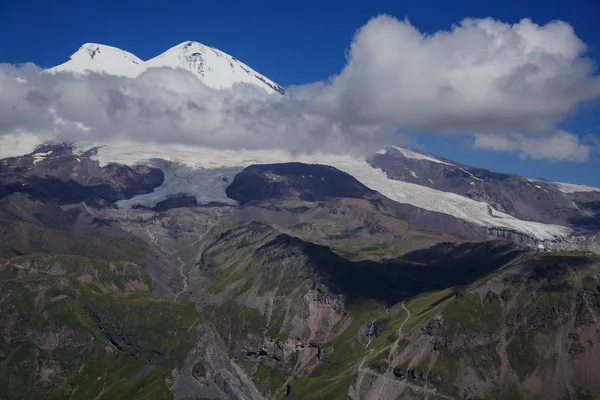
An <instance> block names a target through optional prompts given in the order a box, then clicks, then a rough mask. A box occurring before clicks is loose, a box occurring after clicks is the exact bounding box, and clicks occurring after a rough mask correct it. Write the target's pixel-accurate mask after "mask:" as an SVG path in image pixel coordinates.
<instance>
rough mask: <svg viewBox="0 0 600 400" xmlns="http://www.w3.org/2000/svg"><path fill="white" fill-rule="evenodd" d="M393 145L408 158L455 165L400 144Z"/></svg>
mask: <svg viewBox="0 0 600 400" xmlns="http://www.w3.org/2000/svg"><path fill="white" fill-rule="evenodd" d="M393 147H394V149H396V150H398V151H399V152H400V153H401V154H402V155H403V156H404V157H406V158H412V159H414V160H424V161H430V162H434V163H438V164H445V165H450V166H452V167H454V166H455V165H454V164H450V163H447V162H445V161H441V160H438V159H437V158H433V157H430V156H426V155H425V154H421V153H417V152H414V151H412V150H408V149H405V148H402V147H398V146H393Z"/></svg>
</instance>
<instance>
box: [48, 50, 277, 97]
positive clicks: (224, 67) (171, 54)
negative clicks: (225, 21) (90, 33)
mask: <svg viewBox="0 0 600 400" xmlns="http://www.w3.org/2000/svg"><path fill="white" fill-rule="evenodd" d="M157 67H171V68H183V69H185V70H187V71H190V72H191V73H193V74H194V75H196V76H197V77H198V78H199V79H200V80H201V81H202V82H203V83H204V84H205V85H206V86H208V87H210V88H213V89H228V88H231V87H232V86H233V85H234V84H236V83H249V84H252V85H256V86H258V87H262V88H263V89H265V90H266V91H267V92H268V93H275V92H277V93H281V94H283V93H284V89H283V88H282V87H281V86H279V85H278V84H277V83H275V82H273V81H272V80H270V79H269V78H267V77H265V76H264V75H261V74H259V73H258V72H256V71H255V70H253V69H252V68H250V67H249V66H248V65H246V64H244V63H243V62H241V61H239V60H238V59H236V58H235V57H232V56H230V55H229V54H227V53H224V52H222V51H221V50H218V49H215V48H214V47H210V46H205V45H203V44H201V43H198V42H192V41H188V42H183V43H181V44H179V45H177V46H174V47H172V48H170V49H169V50H167V51H165V52H164V53H162V54H160V55H158V56H156V57H154V58H151V59H150V60H147V61H143V60H141V59H140V58H138V57H136V56H135V55H133V54H131V53H129V52H127V51H124V50H121V49H118V48H116V47H112V46H106V45H102V44H97V43H86V44H84V45H83V46H81V47H80V48H79V50H78V51H77V52H75V53H74V54H73V55H72V56H71V57H70V58H69V60H68V61H67V62H65V63H63V64H60V65H58V66H56V67H53V68H50V69H49V70H48V71H49V72H75V73H82V74H84V73H87V72H90V71H91V72H98V73H104V74H109V75H117V76H125V77H128V78H135V77H136V76H138V75H139V74H141V73H142V72H144V71H146V70H147V69H149V68H157Z"/></svg>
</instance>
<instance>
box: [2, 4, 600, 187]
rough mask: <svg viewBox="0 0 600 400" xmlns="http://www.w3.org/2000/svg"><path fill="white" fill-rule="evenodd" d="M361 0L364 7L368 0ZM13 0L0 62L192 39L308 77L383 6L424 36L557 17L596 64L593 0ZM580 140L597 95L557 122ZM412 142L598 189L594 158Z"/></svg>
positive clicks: (146, 53) (46, 60)
mask: <svg viewBox="0 0 600 400" xmlns="http://www.w3.org/2000/svg"><path fill="white" fill-rule="evenodd" d="M367 3H368V4H367ZM487 3H489V2H482V1H460V2H448V1H431V0H421V1H418V2H401V1H372V2H365V1H343V2H342V1H329V2H322V1H313V0H309V1H303V2H294V3H292V2H281V1H257V2H247V1H246V2H241V1H227V2H206V1H200V2H198V1H196V2H178V1H170V2H165V1H145V2H141V1H140V2H132V1H126V0H125V1H103V2H95V3H93V5H91V3H89V2H81V1H55V2H42V1H14V0H3V2H2V6H1V8H2V12H1V13H0V62H7V63H22V62H27V61H31V62H34V63H35V64H37V65H40V66H44V67H46V66H54V65H57V64H60V63H62V62H64V61H65V60H66V59H67V58H68V56H69V55H70V54H72V53H73V52H74V51H76V50H77V48H78V47H79V46H80V45H81V44H83V43H85V42H97V43H103V44H109V45H112V46H116V47H119V48H122V49H125V50H127V51H130V52H132V53H134V54H136V55H137V56H138V57H140V58H142V59H147V58H150V57H153V56H155V55H157V54H159V53H161V52H162V51H164V50H165V49H167V48H169V47H171V46H173V45H175V44H178V43H180V42H183V41H185V40H196V41H199V42H202V43H204V44H208V45H211V46H214V47H217V48H219V49H221V50H223V51H225V52H227V53H230V54H232V55H234V56H235V57H237V58H239V59H240V60H242V61H244V62H245V63H247V64H249V65H250V66H252V67H253V68H254V69H256V70H257V71H260V72H261V73H263V74H264V75H266V76H268V77H269V78H271V79H273V80H275V81H277V82H278V83H280V84H282V85H284V86H289V85H299V84H306V83H311V82H315V81H319V80H324V79H327V78H328V77H330V76H332V75H334V74H337V73H339V72H340V70H341V69H342V68H343V66H344V65H345V63H346V58H345V54H346V51H347V49H348V47H349V45H350V41H351V39H352V36H353V34H354V33H355V31H356V30H357V29H358V28H360V27H361V26H363V25H364V24H365V23H366V22H367V21H368V20H369V19H370V18H372V17H374V16H377V15H378V14H382V13H386V14H390V15H393V16H395V17H397V18H399V19H403V18H405V17H407V18H408V19H409V20H410V22H411V23H412V24H413V25H414V26H416V27H418V28H419V29H420V30H421V31H422V32H424V33H430V34H433V33H435V32H436V31H439V30H448V29H450V28H451V26H452V25H453V24H456V23H458V22H459V21H460V20H462V19H463V18H465V17H493V18H495V19H498V20H500V21H503V22H507V23H515V22H518V21H519V20H520V19H522V18H525V17H527V18H530V19H532V20H533V21H534V22H535V23H537V24H539V25H543V24H546V23H548V22H550V21H552V20H555V19H560V20H563V21H566V22H567V23H569V24H570V25H571V26H572V27H573V28H574V29H575V32H576V34H577V36H578V37H579V38H580V39H581V40H582V41H583V42H584V43H586V45H587V46H588V51H587V56H588V57H590V58H592V59H593V60H594V61H595V62H596V64H598V63H599V61H600V24H598V23H597V21H598V20H600V2H598V1H597V0H578V1H558V0H545V1H537V0H536V1H529V2H524V1H522V0H521V1H512V0H511V1H502V2H496V3H495V4H487ZM559 127H560V128H561V129H565V130H568V131H569V132H574V133H577V134H578V135H579V136H580V138H582V139H583V137H584V136H586V135H587V136H588V138H587V139H586V140H589V138H590V137H596V138H600V102H598V101H595V102H592V103H588V104H585V105H583V106H580V107H579V108H578V109H577V110H576V112H574V113H572V115H570V116H569V117H568V118H567V119H565V120H564V121H563V122H561V124H560V126H559ZM413 139H414V140H413V142H412V143H413V144H415V145H416V146H417V147H420V148H423V149H424V150H426V151H430V152H432V153H435V154H439V155H442V156H445V157H448V158H452V159H456V160H458V161H461V162H463V163H466V164H471V165H474V166H479V167H485V168H490V169H494V170H497V171H506V172H513V173H518V174H522V175H529V176H541V177H545V178H547V179H552V180H562V181H569V182H575V183H585V184H590V185H594V186H600V156H599V155H598V152H593V153H592V155H591V157H590V160H589V161H588V162H583V163H576V162H551V161H544V160H532V159H521V158H520V157H519V156H518V155H516V154H506V153H497V152H492V151H487V150H476V151H475V150H471V149H469V146H468V145H466V144H465V140H464V139H462V138H461V139H458V140H454V139H449V138H448V137H440V136H427V135H413Z"/></svg>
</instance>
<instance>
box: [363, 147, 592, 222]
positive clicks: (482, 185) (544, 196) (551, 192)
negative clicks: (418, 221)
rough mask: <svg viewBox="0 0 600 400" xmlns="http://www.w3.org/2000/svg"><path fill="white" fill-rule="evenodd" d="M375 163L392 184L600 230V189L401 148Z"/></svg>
mask: <svg viewBox="0 0 600 400" xmlns="http://www.w3.org/2000/svg"><path fill="white" fill-rule="evenodd" d="M370 162H371V164H372V165H373V166H375V167H377V168H381V169H382V170H383V171H385V172H386V174H387V175H388V176H389V177H390V178H391V179H395V180H401V181H405V182H411V183H416V184H419V185H423V186H427V187H431V188H434V189H437V190H442V191H445V192H451V193H456V194H460V195H462V196H466V197H468V198H471V199H474V200H478V201H485V202H487V203H489V204H490V205H491V206H492V207H494V208H496V209H497V210H499V211H502V212H505V213H507V214H510V215H512V216H514V217H516V218H520V219H524V220H528V221H537V222H544V223H550V224H558V225H564V226H573V227H575V228H576V229H586V230H597V228H598V226H599V225H600V220H599V217H600V215H599V214H598V208H597V202H598V201H600V188H591V187H586V186H579V185H566V184H561V183H555V182H548V181H545V180H543V179H531V178H526V177H522V176H517V175H511V174H502V173H497V172H493V171H489V170H486V169H481V168H473V167H469V166H467V165H462V164H460V163H457V162H455V161H450V160H443V159H440V158H436V157H435V156H433V155H431V154H426V153H423V152H416V151H412V150H408V149H404V148H400V147H390V148H388V149H385V150H383V151H380V152H379V153H378V154H376V155H375V156H373V157H372V159H371V160H370Z"/></svg>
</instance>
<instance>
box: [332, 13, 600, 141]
mask: <svg viewBox="0 0 600 400" xmlns="http://www.w3.org/2000/svg"><path fill="white" fill-rule="evenodd" d="M584 51H585V45H584V43H583V42H581V40H579V38H578V37H577V36H576V35H575V33H574V31H573V29H572V28H571V26H570V25H568V24H566V23H564V22H552V23H549V24H547V25H545V26H538V25H536V24H534V23H533V22H531V21H530V20H527V19H525V20H522V21H521V22H519V23H517V24H514V25H509V24H505V23H501V22H498V21H495V20H492V19H465V20H463V21H462V22H461V23H460V24H459V25H456V26H454V27H453V28H452V30H450V31H440V32H437V33H435V34H433V35H426V34H424V33H421V32H419V31H418V30H417V28H416V27H414V26H412V25H411V24H410V22H408V21H406V20H405V21H399V20H397V19H395V18H392V17H388V16H381V17H378V18H375V19H373V20H371V21H370V22H369V23H368V24H366V25H365V26H364V27H363V28H361V29H360V30H359V31H358V32H357V34H356V36H355V37H354V39H353V41H352V44H351V47H350V52H349V56H348V63H347V65H346V67H345V68H344V69H343V71H342V72H341V73H340V75H338V76H336V77H335V78H334V79H333V80H332V84H331V87H329V88H328V90H326V91H325V93H324V94H323V96H322V97H321V98H320V101H321V102H322V107H327V108H328V109H329V110H331V112H332V114H334V115H343V116H344V118H346V119H348V120H353V121H355V122H359V121H360V122H361V123H382V122H383V123H386V124H389V125H393V126H396V127H400V128H403V129H410V130H416V131H419V132H433V133H454V134H465V133H466V134H472V133H478V132H482V131H484V132H486V133H499V134H504V133H513V132H526V133H533V134H536V133H545V132H548V131H551V130H553V129H554V127H555V124H556V123H557V122H559V121H561V120H562V119H563V118H564V117H565V115H566V114H567V113H569V112H570V111H571V110H572V109H573V108H574V106H575V105H577V104H578V103H580V102H582V101H585V100H589V99H592V98H594V97H597V96H598V95H600V78H599V77H598V76H596V75H594V65H593V63H592V62H591V61H590V60H589V59H587V58H585V57H583V54H584Z"/></svg>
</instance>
